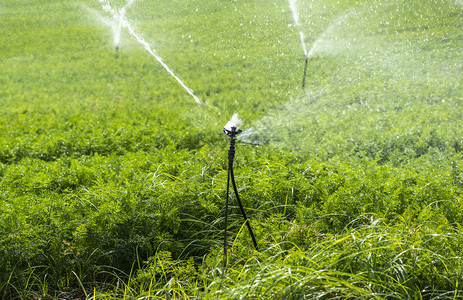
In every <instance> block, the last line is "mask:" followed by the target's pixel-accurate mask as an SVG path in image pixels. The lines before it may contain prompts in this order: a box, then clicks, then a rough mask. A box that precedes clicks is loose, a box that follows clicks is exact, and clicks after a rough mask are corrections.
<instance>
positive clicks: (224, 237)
mask: <svg viewBox="0 0 463 300" xmlns="http://www.w3.org/2000/svg"><path fill="white" fill-rule="evenodd" d="M229 193H230V165H229V166H228V176H227V197H226V200H225V226H224V230H223V275H225V269H226V267H227V227H228V197H229Z"/></svg>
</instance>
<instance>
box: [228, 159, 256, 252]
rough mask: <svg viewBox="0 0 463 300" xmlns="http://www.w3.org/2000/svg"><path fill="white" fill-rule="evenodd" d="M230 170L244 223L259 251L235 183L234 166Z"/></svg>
mask: <svg viewBox="0 0 463 300" xmlns="http://www.w3.org/2000/svg"><path fill="white" fill-rule="evenodd" d="M229 170H230V171H229V173H230V177H231V181H232V184H233V190H234V191H235V195H236V200H238V205H239V206H240V210H241V214H242V215H243V219H244V222H246V226H247V227H248V230H249V233H250V234H251V238H252V242H253V244H254V247H255V248H256V250H259V249H258V248H257V242H256V238H255V237H254V232H253V231H252V228H251V224H250V223H249V220H248V218H247V217H246V212H245V211H244V207H243V204H242V203H241V200H240V196H239V195H238V189H237V188H236V183H235V176H234V175H233V165H232V166H231V167H229Z"/></svg>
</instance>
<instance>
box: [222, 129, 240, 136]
mask: <svg viewBox="0 0 463 300" xmlns="http://www.w3.org/2000/svg"><path fill="white" fill-rule="evenodd" d="M241 132H243V130H241V129H239V130H236V127H232V128H230V130H228V129H227V128H226V127H225V128H224V129H223V133H225V134H226V135H228V136H229V137H234V136H236V135H238V134H240V133H241Z"/></svg>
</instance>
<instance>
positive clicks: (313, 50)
mask: <svg viewBox="0 0 463 300" xmlns="http://www.w3.org/2000/svg"><path fill="white" fill-rule="evenodd" d="M352 13H353V11H352V10H348V11H346V12H345V13H344V14H343V15H341V17H339V18H337V19H336V20H334V22H332V23H331V24H330V26H329V27H328V28H327V29H326V30H325V31H324V32H323V33H322V34H321V35H320V36H319V37H318V39H317V40H316V41H315V42H314V43H313V44H312V47H311V48H310V50H309V53H308V54H307V57H312V56H313V55H314V54H315V53H316V51H317V49H318V47H319V45H320V43H322V42H323V41H324V40H325V39H326V37H327V36H328V35H329V34H331V33H332V32H333V30H334V29H335V28H336V26H338V25H339V24H341V23H342V22H343V21H344V20H345V19H346V18H347V17H348V16H349V15H350V14H352Z"/></svg>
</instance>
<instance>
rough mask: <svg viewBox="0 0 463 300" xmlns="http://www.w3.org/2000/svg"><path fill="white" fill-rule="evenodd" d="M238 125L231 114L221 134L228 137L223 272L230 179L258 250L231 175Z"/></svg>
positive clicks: (239, 122) (224, 256) (237, 121)
mask: <svg viewBox="0 0 463 300" xmlns="http://www.w3.org/2000/svg"><path fill="white" fill-rule="evenodd" d="M239 124H241V121H240V120H239V119H238V115H237V114H233V117H232V118H231V120H230V121H229V122H228V123H227V124H226V125H225V127H224V129H223V132H224V133H225V134H226V135H228V136H229V137H230V149H229V150H228V177H227V198H226V200H225V227H224V240H223V269H224V271H225V268H226V267H227V227H228V199H229V192H230V179H231V182H232V185H233V190H234V191H235V196H236V200H237V201H238V205H239V207H240V210H241V214H242V215H243V219H244V222H245V223H246V226H247V227H248V230H249V233H250V234H251V238H252V242H253V243H254V247H255V248H256V250H258V248H257V242H256V238H255V237H254V233H253V231H252V228H251V224H250V223H249V220H248V218H247V217H246V212H245V211H244V208H243V204H242V203H241V200H240V197H239V195H238V189H237V188H236V183H235V176H234V174H233V160H234V158H235V141H236V136H237V135H238V134H240V133H241V132H242V130H241V129H239V130H237V126H238V125H239ZM224 273H225V272H224Z"/></svg>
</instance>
